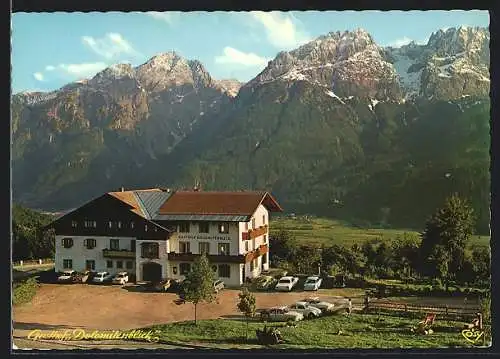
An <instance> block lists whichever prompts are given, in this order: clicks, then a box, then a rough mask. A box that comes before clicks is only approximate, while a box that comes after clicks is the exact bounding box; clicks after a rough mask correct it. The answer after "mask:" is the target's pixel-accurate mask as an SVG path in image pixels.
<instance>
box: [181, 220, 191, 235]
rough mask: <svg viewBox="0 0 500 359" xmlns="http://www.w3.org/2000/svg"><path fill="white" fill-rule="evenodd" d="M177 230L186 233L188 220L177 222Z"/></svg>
mask: <svg viewBox="0 0 500 359" xmlns="http://www.w3.org/2000/svg"><path fill="white" fill-rule="evenodd" d="M179 232H181V233H188V232H189V222H181V223H179Z"/></svg>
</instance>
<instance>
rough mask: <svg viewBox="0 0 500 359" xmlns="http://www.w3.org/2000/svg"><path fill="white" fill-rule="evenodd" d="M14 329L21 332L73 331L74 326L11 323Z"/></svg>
mask: <svg viewBox="0 0 500 359" xmlns="http://www.w3.org/2000/svg"><path fill="white" fill-rule="evenodd" d="M13 327H14V329H21V330H35V329H39V330H59V329H75V328H76V327H74V326H68V325H57V324H41V323H25V322H16V321H14V322H13Z"/></svg>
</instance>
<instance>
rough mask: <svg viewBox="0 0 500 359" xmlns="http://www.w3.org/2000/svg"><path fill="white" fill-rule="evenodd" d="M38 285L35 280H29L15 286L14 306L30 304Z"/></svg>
mask: <svg viewBox="0 0 500 359" xmlns="http://www.w3.org/2000/svg"><path fill="white" fill-rule="evenodd" d="M37 288H38V283H37V282H36V280H35V278H29V279H27V280H26V281H25V282H21V283H17V284H14V291H13V295H12V302H13V304H14V305H18V304H23V303H28V302H30V301H31V300H32V299H33V297H34V296H35V294H36V290H37Z"/></svg>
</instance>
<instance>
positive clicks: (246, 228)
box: [245, 222, 248, 231]
mask: <svg viewBox="0 0 500 359" xmlns="http://www.w3.org/2000/svg"><path fill="white" fill-rule="evenodd" d="M245 231H248V222H245Z"/></svg>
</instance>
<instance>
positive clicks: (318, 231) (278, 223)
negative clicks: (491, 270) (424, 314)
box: [271, 217, 490, 246]
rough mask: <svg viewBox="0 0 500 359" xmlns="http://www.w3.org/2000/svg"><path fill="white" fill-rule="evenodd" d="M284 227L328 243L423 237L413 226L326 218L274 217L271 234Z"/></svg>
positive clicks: (485, 242) (480, 240)
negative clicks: (371, 224)
mask: <svg viewBox="0 0 500 359" xmlns="http://www.w3.org/2000/svg"><path fill="white" fill-rule="evenodd" d="M282 229H284V230H287V231H289V232H291V233H293V235H294V236H295V237H296V238H297V239H298V240H300V241H304V242H308V243H316V244H327V245H328V244H330V245H331V244H338V245H345V246H352V245H353V244H354V243H357V244H363V242H366V241H369V240H372V239H381V240H384V241H391V240H393V239H395V238H397V237H398V236H399V237H401V238H403V237H404V236H405V235H406V236H407V237H409V238H413V239H415V240H417V241H419V240H420V234H419V233H418V232H416V231H414V230H405V229H370V228H358V227H353V226H350V225H348V224H346V223H343V222H341V221H336V220H333V219H327V218H312V219H305V218H303V217H297V218H295V219H294V218H285V217H277V218H273V219H272V222H271V234H273V233H276V232H278V231H280V230H282ZM489 243H490V236H473V237H472V238H471V241H470V246H489Z"/></svg>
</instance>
